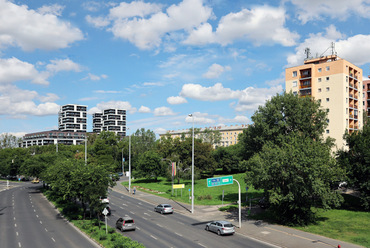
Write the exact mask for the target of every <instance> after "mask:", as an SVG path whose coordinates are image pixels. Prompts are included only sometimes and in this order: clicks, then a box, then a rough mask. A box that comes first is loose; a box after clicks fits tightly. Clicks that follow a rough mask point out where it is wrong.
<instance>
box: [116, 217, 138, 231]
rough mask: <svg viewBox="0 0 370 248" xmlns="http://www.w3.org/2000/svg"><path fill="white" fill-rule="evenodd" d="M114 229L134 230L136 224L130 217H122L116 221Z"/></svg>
mask: <svg viewBox="0 0 370 248" xmlns="http://www.w3.org/2000/svg"><path fill="white" fill-rule="evenodd" d="M116 228H117V229H119V230H121V231H122V232H123V231H129V230H133V231H134V230H135V229H136V224H135V221H134V219H133V218H131V217H130V216H124V217H121V218H119V219H118V220H117V222H116Z"/></svg>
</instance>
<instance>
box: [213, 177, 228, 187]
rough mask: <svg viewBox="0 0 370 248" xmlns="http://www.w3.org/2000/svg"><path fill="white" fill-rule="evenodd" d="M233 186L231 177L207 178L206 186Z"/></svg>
mask: <svg viewBox="0 0 370 248" xmlns="http://www.w3.org/2000/svg"><path fill="white" fill-rule="evenodd" d="M228 184H233V176H225V177H213V178H207V186H208V187H213V186H222V185H228Z"/></svg>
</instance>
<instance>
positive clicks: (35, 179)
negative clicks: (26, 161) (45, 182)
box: [31, 178, 40, 183]
mask: <svg viewBox="0 0 370 248" xmlns="http://www.w3.org/2000/svg"><path fill="white" fill-rule="evenodd" d="M39 182H40V180H39V179H37V178H34V179H33V180H32V181H31V183H39Z"/></svg>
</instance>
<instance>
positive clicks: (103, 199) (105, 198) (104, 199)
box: [100, 196, 109, 203]
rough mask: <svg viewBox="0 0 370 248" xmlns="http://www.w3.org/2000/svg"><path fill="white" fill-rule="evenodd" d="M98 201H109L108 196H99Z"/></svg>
mask: <svg viewBox="0 0 370 248" xmlns="http://www.w3.org/2000/svg"><path fill="white" fill-rule="evenodd" d="M100 201H101V203H109V198H108V197H107V196H101V197H100Z"/></svg>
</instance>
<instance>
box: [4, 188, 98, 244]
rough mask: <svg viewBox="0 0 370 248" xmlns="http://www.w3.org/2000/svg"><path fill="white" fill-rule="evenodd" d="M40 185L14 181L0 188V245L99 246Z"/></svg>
mask: <svg viewBox="0 0 370 248" xmlns="http://www.w3.org/2000/svg"><path fill="white" fill-rule="evenodd" d="M4 184H5V181H2V182H1V185H0V186H1V187H0V188H2V189H5V187H6V186H5V185H4ZM38 187H40V186H39V185H34V184H31V183H30V182H24V183H11V188H10V189H6V190H2V191H1V192H0V247H11V248H16V247H19V248H28V247H31V248H35V247H50V248H51V247H71V248H73V247H99V246H98V245H96V244H95V243H94V242H92V241H91V240H90V239H89V238H87V237H86V236H85V235H83V234H82V233H81V232H80V231H78V230H77V229H76V228H74V227H73V226H72V225H71V224H69V223H68V222H67V221H66V220H65V219H63V218H62V217H61V216H60V214H59V213H58V212H57V211H56V209H55V208H54V207H53V206H52V205H51V204H50V203H49V202H48V201H47V200H46V198H45V197H44V196H43V195H42V193H40V191H39V190H38V189H37V188H38Z"/></svg>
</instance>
